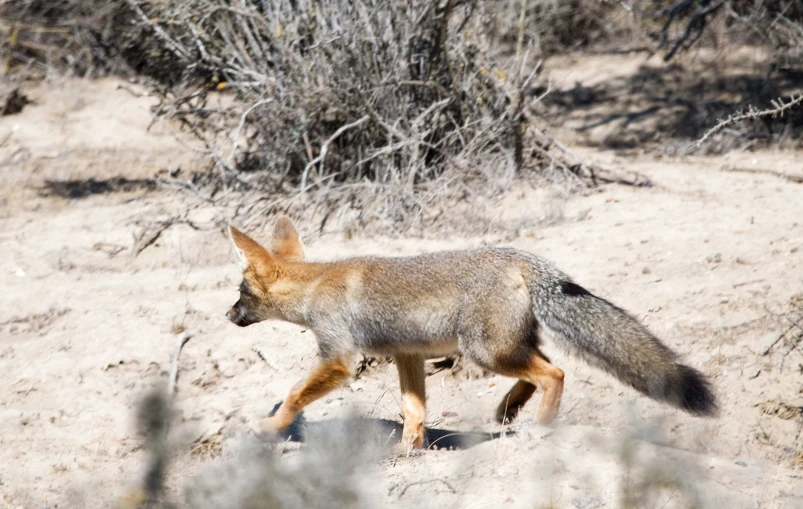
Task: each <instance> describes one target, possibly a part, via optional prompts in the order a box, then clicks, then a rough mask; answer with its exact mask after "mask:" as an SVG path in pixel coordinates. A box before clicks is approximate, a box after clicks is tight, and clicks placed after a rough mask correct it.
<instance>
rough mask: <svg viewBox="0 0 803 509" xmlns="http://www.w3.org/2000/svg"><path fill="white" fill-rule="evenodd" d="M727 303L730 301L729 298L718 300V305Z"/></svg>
mask: <svg viewBox="0 0 803 509" xmlns="http://www.w3.org/2000/svg"><path fill="white" fill-rule="evenodd" d="M728 302H730V299H729V298H727V297H722V298H721V299H720V300H719V303H720V304H727V303H728Z"/></svg>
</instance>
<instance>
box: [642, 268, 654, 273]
mask: <svg viewBox="0 0 803 509" xmlns="http://www.w3.org/2000/svg"><path fill="white" fill-rule="evenodd" d="M641 273H642V274H651V273H652V270H651V269H650V268H649V267H644V268H643V269H641Z"/></svg>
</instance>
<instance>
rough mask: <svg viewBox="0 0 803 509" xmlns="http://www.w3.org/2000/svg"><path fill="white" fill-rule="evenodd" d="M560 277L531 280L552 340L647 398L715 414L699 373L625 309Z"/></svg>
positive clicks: (539, 313) (536, 308)
mask: <svg viewBox="0 0 803 509" xmlns="http://www.w3.org/2000/svg"><path fill="white" fill-rule="evenodd" d="M551 275H552V276H554V274H551ZM561 276H562V277H560V278H557V279H556V278H554V277H546V278H545V277H543V274H542V275H541V277H537V278H533V281H532V282H531V290H532V294H533V313H534V314H535V317H536V319H537V320H538V321H539V322H540V323H541V325H542V326H544V327H546V328H547V329H548V330H549V331H551V332H552V336H553V338H554V341H556V342H557V343H558V344H560V345H561V346H564V347H566V348H567V349H568V350H569V352H570V353H573V354H576V355H578V356H579V357H581V358H582V359H584V360H585V361H586V362H588V363H589V364H591V365H593V366H596V367H598V368H601V369H603V370H605V371H607V372H609V373H611V374H612V375H614V376H616V377H617V378H618V379H619V380H621V381H622V382H625V383H627V384H630V385H631V386H633V387H634V388H635V389H636V390H637V391H639V392H641V393H643V394H645V395H647V396H649V397H650V398H653V399H656V400H659V401H664V402H666V403H668V404H670V405H672V406H675V407H678V408H681V409H683V410H685V411H687V412H690V413H692V414H695V415H714V414H715V413H716V412H717V402H716V398H715V397H714V394H713V393H712V391H711V387H710V384H709V382H708V380H706V378H705V376H704V375H703V374H702V373H700V372H699V371H697V370H696V369H694V368H691V367H689V366H685V365H683V364H679V363H677V362H676V359H677V355H676V354H675V353H674V352H673V351H672V350H670V349H669V348H668V347H667V346H666V345H664V344H663V343H661V341H659V340H658V338H656V337H655V336H654V335H653V334H652V333H650V331H648V330H647V328H646V327H644V325H642V324H641V323H640V322H639V321H638V320H636V319H635V318H634V317H633V316H631V315H630V314H628V313H627V312H626V311H624V310H622V309H620V308H618V307H616V306H614V305H613V304H611V303H610V302H608V301H606V300H605V299H602V298H600V297H597V296H595V295H593V294H591V293H590V292H589V291H588V290H586V289H585V288H583V287H581V286H579V285H577V284H575V283H573V282H572V281H571V279H568V278H567V277H565V276H563V275H561ZM564 277H565V279H564Z"/></svg>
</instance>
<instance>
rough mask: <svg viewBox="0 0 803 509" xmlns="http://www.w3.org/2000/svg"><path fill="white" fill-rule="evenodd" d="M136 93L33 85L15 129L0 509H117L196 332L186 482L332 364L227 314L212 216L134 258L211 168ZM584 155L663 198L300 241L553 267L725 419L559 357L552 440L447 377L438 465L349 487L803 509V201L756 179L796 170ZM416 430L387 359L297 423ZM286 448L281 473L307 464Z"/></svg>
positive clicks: (577, 200)
mask: <svg viewBox="0 0 803 509" xmlns="http://www.w3.org/2000/svg"><path fill="white" fill-rule="evenodd" d="M589 79H590V78H589ZM121 85H124V87H123V88H121ZM140 92H141V89H139V88H136V87H134V86H130V85H125V84H123V83H120V82H117V81H114V80H103V81H94V82H84V81H77V80H76V81H72V80H67V81H60V82H52V83H44V84H40V85H36V86H35V87H31V88H30V89H29V90H27V93H28V94H29V95H30V97H31V98H32V99H33V100H34V101H35V104H32V105H29V106H28V107H26V108H25V110H24V111H23V112H22V113H21V114H19V115H14V116H7V117H3V118H1V119H0V142H2V146H0V183H2V186H1V189H2V191H1V194H0V253H2V256H0V288H2V291H0V387H2V390H0V416H2V417H1V418H0V501H2V502H3V504H4V506H5V507H56V506H57V505H58V507H65V506H70V503H75V504H76V505H79V504H84V505H87V506H107V504H108V501H109V500H110V499H111V498H112V497H114V496H116V494H117V493H118V492H119V491H120V490H121V489H122V487H123V486H125V485H126V484H127V483H129V482H130V481H131V480H132V479H134V478H135V477H136V476H137V475H138V473H139V471H140V468H141V461H142V459H143V458H144V457H145V452H144V451H143V450H142V448H141V444H140V439H139V438H138V437H137V435H136V433H135V430H134V427H133V425H132V419H131V416H132V414H133V411H134V405H135V403H136V401H137V398H138V397H140V396H141V395H142V393H143V391H145V390H147V389H148V388H150V387H152V386H154V384H157V383H159V382H161V381H164V380H165V379H166V378H167V372H168V369H169V362H170V355H171V352H172V350H173V348H174V345H175V342H176V337H177V335H178V334H180V333H181V332H182V331H189V332H191V333H192V334H193V336H192V338H191V339H190V340H189V341H188V342H187V344H186V346H185V347H184V350H183V352H182V355H181V358H180V363H179V367H180V375H179V378H178V385H177V393H176V405H177V408H176V411H177V418H176V422H177V426H176V429H177V430H178V432H179V433H180V434H181V435H182V437H183V440H185V443H187V444H189V445H188V450H191V451H192V452H184V453H179V454H178V456H179V458H178V459H177V460H176V461H177V463H176V466H177V468H178V471H175V470H174V472H173V474H172V477H171V481H170V482H171V486H173V485H175V486H181V483H182V482H184V481H187V480H188V479H190V478H192V476H193V475H195V474H191V472H196V471H198V470H199V469H203V468H204V467H205V466H206V465H208V464H212V463H214V462H215V461H220V459H219V458H218V455H219V454H220V452H221V451H222V452H223V456H226V451H227V450H228V448H230V445H231V444H233V443H234V442H235V441H236V440H237V439H236V434H237V433H238V431H240V430H244V429H246V428H247V426H248V425H249V424H253V423H255V422H256V421H257V420H258V419H260V418H261V417H264V416H265V415H267V414H268V413H269V412H270V411H271V409H272V408H273V407H274V405H275V404H276V403H278V402H279V401H280V400H281V399H282V398H283V397H284V395H285V394H286V393H287V391H288V390H289V389H290V387H291V386H292V385H293V384H294V383H295V382H296V381H298V380H299V379H300V378H301V377H302V376H303V375H304V374H305V373H306V370H307V369H309V367H310V366H311V365H312V362H313V361H314V357H315V355H316V349H315V341H314V338H313V337H312V333H311V332H309V331H304V330H302V329H300V328H298V327H296V326H293V325H289V324H283V323H273V322H269V323H262V324H259V325H256V326H253V327H249V328H246V329H239V328H237V327H235V326H233V325H232V324H230V323H228V322H227V321H226V319H225V317H224V313H225V311H226V310H227V309H228V307H229V306H230V305H231V304H232V303H233V302H234V301H235V300H236V289H237V285H238V284H239V273H238V266H237V264H236V263H235V257H234V254H233V252H232V250H231V248H230V246H229V244H228V240H227V239H226V237H225V236H224V235H223V233H222V231H221V229H220V228H219V227H218V225H216V224H215V222H214V219H215V217H216V216H217V214H219V213H220V212H221V211H219V210H215V209H213V208H211V207H210V208H208V209H204V208H200V209H197V210H195V211H194V212H193V216H192V225H189V224H178V225H174V226H172V227H171V228H169V229H168V230H166V231H165V232H164V233H163V234H162V236H161V237H159V239H157V241H156V242H155V243H154V244H153V245H151V246H149V247H147V248H146V249H144V250H143V251H142V252H141V253H140V254H139V256H138V257H136V258H132V256H131V249H130V248H131V246H132V244H133V241H134V240H133V235H134V234H136V233H138V232H140V231H141V230H142V228H143V227H144V225H145V223H143V221H146V220H158V219H159V218H160V217H164V216H167V215H169V214H170V213H171V212H172V211H175V210H177V209H179V208H181V207H182V201H181V198H180V197H177V196H176V194H174V193H171V192H169V191H166V190H163V189H155V188H153V186H152V184H150V183H149V182H150V181H149V180H148V179H149V178H150V177H152V176H153V174H154V173H155V171H156V170H157V169H160V168H161V169H165V168H167V169H169V168H176V167H179V166H185V167H186V166H187V165H191V164H194V161H195V157H196V154H195V153H194V152H193V151H192V150H191V148H192V147H191V146H189V145H186V144H183V143H179V142H177V141H176V139H175V137H174V136H173V134H172V133H171V132H170V130H169V129H168V128H166V127H165V126H159V125H157V126H155V127H154V128H153V129H152V130H151V131H146V128H147V127H148V125H149V123H150V120H151V114H150V112H149V107H150V106H151V105H152V104H153V103H154V99H153V98H150V97H147V96H143V95H141V93H140ZM576 151H577V153H579V154H582V155H583V156H585V157H587V158H589V159H591V160H594V161H597V162H599V163H600V164H604V165H606V166H608V167H612V168H619V169H625V170H633V171H638V172H640V173H642V174H644V175H646V176H648V177H649V178H650V179H651V180H652V181H653V182H654V184H655V185H654V186H653V187H651V188H632V187H628V186H621V185H605V186H602V187H600V188H598V189H595V190H592V191H590V192H588V193H585V194H581V195H572V196H567V195H565V193H562V192H561V190H559V189H553V190H546V191H545V190H536V189H517V190H515V191H511V192H510V193H508V194H507V195H505V196H504V197H502V199H500V200H499V201H498V203H497V204H495V205H494V206H495V207H496V208H497V209H498V214H499V215H500V217H507V218H510V219H512V220H516V223H517V224H519V225H521V227H520V228H518V229H517V231H515V232H512V233H511V232H499V233H498V234H489V235H486V236H484V237H476V238H459V237H454V238H443V239H428V240H422V239H401V240H397V239H384V238H361V237H360V236H359V235H356V236H354V237H351V238H348V239H347V238H344V237H343V236H342V235H336V234H332V235H324V236H322V237H320V236H318V237H316V238H312V235H311V232H310V230H309V229H308V228H307V227H306V226H305V225H303V224H302V225H298V226H299V229H300V230H301V233H302V236H307V237H309V238H310V239H312V240H311V241H310V242H308V246H307V249H308V255H309V257H311V258H317V259H331V258H333V257H334V256H337V257H344V256H350V255H355V254H365V253H372V254H386V255H391V254H392V255H398V254H414V253H423V252H429V251H435V250H440V249H447V248H449V249H453V248H469V247H477V246H480V245H484V244H492V245H510V246H514V247H516V248H520V249H524V250H528V251H531V252H534V253H537V254H539V255H541V256H543V257H546V258H548V259H551V260H553V261H554V262H555V263H556V264H557V265H558V266H559V267H561V268H562V269H563V270H564V271H566V272H567V273H569V274H571V275H572V276H573V277H574V278H575V279H576V280H577V281H578V282H580V283H581V284H583V285H584V286H586V287H587V288H589V289H590V290H591V291H593V292H595V293H597V294H599V295H601V296H603V297H605V298H608V299H610V300H612V301H613V302H615V303H616V304H618V305H620V306H622V307H624V308H626V309H628V310H630V311H631V312H633V313H634V314H636V315H637V316H639V317H640V318H642V319H643V320H644V321H645V323H646V324H647V325H648V326H649V327H650V328H651V329H652V330H653V331H654V332H655V333H656V334H657V335H658V336H660V337H661V338H663V339H664V340H665V341H666V342H667V344H669V345H670V346H671V347H672V348H674V349H676V350H677V351H678V352H680V353H681V354H682V355H683V357H684V359H685V362H687V363H688V364H691V365H693V366H695V367H697V368H698V369H700V370H702V371H703V372H705V373H706V374H708V375H709V376H710V377H711V378H712V380H713V382H714V384H715V387H716V390H717V393H718V395H719V398H720V400H721V406H722V412H721V415H720V416H719V417H718V418H717V419H698V418H694V417H691V416H688V415H686V414H682V413H680V412H677V411H674V410H671V409H669V408H667V407H665V406H662V405H660V404H657V403H654V402H652V401H649V400H647V399H646V398H644V397H641V396H639V395H638V394H637V393H636V392H635V391H633V390H631V389H629V388H627V387H625V386H623V385H622V384H620V383H619V382H617V381H616V380H615V379H613V378H612V377H610V376H608V375H606V374H604V373H601V372H599V371H597V370H594V369H592V368H590V367H588V366H587V365H585V364H583V363H581V362H580V361H578V360H575V359H571V358H568V357H566V356H565V355H563V354H562V353H561V352H560V351H559V350H557V349H554V348H551V347H550V345H549V344H547V346H546V349H545V351H546V352H547V353H548V354H549V355H550V356H551V357H552V360H553V361H554V363H555V364H557V365H558V366H560V367H561V368H563V369H564V370H565V371H566V392H565V395H564V399H563V406H562V410H561V412H560V415H559V417H558V420H557V423H556V426H554V427H543V426H539V425H538V424H537V423H536V422H535V417H534V415H535V405H534V404H532V403H531V404H530V405H528V406H527V407H526V408H525V409H524V411H523V412H522V414H521V415H520V417H519V419H518V420H517V421H516V422H515V423H514V424H513V425H512V426H509V427H503V426H501V425H498V424H496V423H495V422H493V419H492V417H493V411H494V409H495V408H496V405H497V404H498V402H499V400H500V399H501V397H502V395H503V394H504V393H505V392H506V391H507V390H508V388H509V386H510V385H511V384H512V383H513V382H512V381H511V380H508V379H505V378H503V377H499V376H490V377H480V378H473V377H470V376H467V375H466V372H465V371H463V372H460V373H456V374H454V373H452V372H451V371H449V370H442V371H438V372H434V373H433V374H432V375H431V376H429V377H428V380H427V384H428V386H427V387H428V396H429V400H428V415H429V422H428V426H429V427H430V428H432V429H433V433H434V435H432V437H430V441H431V442H435V438H433V437H445V438H442V439H440V440H439V441H438V442H437V443H436V445H438V446H439V447H437V449H436V448H434V447H433V448H432V449H431V450H429V451H427V452H425V453H423V454H416V455H412V456H409V457H394V458H381V459H379V460H376V461H373V462H369V463H370V464H367V465H366V466H365V467H364V471H363V470H360V472H359V474H355V475H356V479H352V481H351V482H354V483H357V484H358V485H359V486H360V490H362V492H363V495H362V496H363V497H366V500H367V502H366V503H367V504H368V505H373V506H376V507H384V506H394V507H408V506H412V505H414V504H415V505H423V506H425V507H489V506H491V505H497V504H500V503H501V504H502V505H504V506H505V507H578V508H596V507H621V506H623V505H624V503H623V502H622V501H623V500H624V498H623V497H625V496H626V492H627V491H628V490H629V489H636V487H638V485H639V483H643V482H645V481H644V480H645V479H650V478H652V479H655V478H661V479H665V478H667V476H668V477H670V478H671V479H670V480H669V481H666V482H664V484H663V486H664V487H663V488H655V489H653V490H652V491H650V493H651V495H650V496H649V497H648V498H647V499H645V501H644V502H643V505H640V506H642V507H692V506H694V505H693V504H694V501H695V500H696V498H699V500H700V504H702V505H701V506H702V507H762V508H765V507H766V508H772V507H801V506H803V505H801V504H803V503H801V500H803V498H802V497H803V481H802V480H801V476H803V470H801V468H803V441H802V440H801V437H800V434H801V426H803V413H802V412H803V354H802V353H801V351H800V349H799V345H798V350H792V351H790V348H791V347H792V346H793V340H794V338H795V337H800V335H801V334H803V322H801V321H800V318H801V316H803V185H801V184H798V183H795V182H791V181H789V180H786V179H783V178H780V177H778V176H776V175H771V174H765V173H761V172H760V171H762V170H774V171H783V172H788V173H797V174H803V160H801V158H800V156H799V155H798V154H795V153H792V152H756V153H748V152H742V153H739V154H736V155H731V156H717V157H713V156H712V157H674V158H672V157H660V158H658V157H652V156H650V155H640V156H634V155H631V156H627V157H624V156H620V155H617V154H616V153H614V152H611V151H602V150H599V149H595V148H588V147H586V148H584V147H581V146H578V147H576ZM734 169H735V170H736V171H733V170H734ZM756 170H758V172H756ZM87 179H93V180H87ZM547 216H548V217H549V218H551V220H550V221H549V222H544V221H538V222H536V221H534V220H533V221H530V220H529V219H530V218H543V217H547ZM466 220H471V219H470V218H467V219H466ZM193 226H195V227H193ZM253 233H254V234H255V235H256V236H257V237H258V238H261V239H262V240H265V239H266V238H267V233H268V232H261V231H257V232H253ZM796 320H797V325H795V321H796ZM784 333H786V336H784V337H783V338H782V339H781V340H780V341H779V342H778V343H777V344H775V346H773V347H772V348H771V349H770V351H769V352H768V353H766V354H765V353H764V352H765V350H766V349H768V347H770V345H773V343H774V342H775V341H776V339H778V338H779V336H781V335H782V334H784ZM432 371H436V370H434V369H433V370H432ZM536 397H537V396H536ZM399 414H400V401H399V395H398V381H397V379H396V369H395V366H393V365H389V364H385V363H380V364H378V365H375V366H371V367H369V369H367V370H366V371H365V372H363V373H362V374H361V375H360V376H359V378H357V379H353V380H351V381H350V382H349V383H348V384H347V385H346V386H345V387H344V388H343V389H341V390H339V391H336V392H334V393H332V394H331V395H330V396H329V397H327V398H325V399H324V400H321V401H318V402H316V403H314V404H312V405H311V406H310V407H309V408H308V410H307V411H306V412H305V419H306V421H307V422H308V423H309V426H310V427H318V428H322V427H326V426H327V425H328V424H327V423H336V422H337V421H338V420H339V419H342V418H345V417H347V416H349V415H357V416H360V417H362V418H364V419H368V420H369V421H370V422H373V423H374V424H376V425H377V426H380V425H381V426H383V427H380V428H379V429H381V430H384V431H383V432H388V431H392V430H393V425H392V423H397V424H396V425H397V426H398V423H400V418H399ZM386 421H392V423H388V422H386ZM388 434H390V433H388ZM395 434H396V436H398V430H396V432H395ZM449 446H453V447H454V450H449V449H450V447H449ZM283 451H284V452H283V453H280V454H279V455H280V458H279V461H287V462H292V461H293V458H294V457H298V456H300V455H303V447H299V446H291V445H287V446H286V447H285V448H284V449H283ZM662 476H663V477H662ZM673 476H674V477H673ZM659 484H660V483H659ZM695 497H696V498H695ZM70 501H72V502H70ZM78 501H80V502H78Z"/></svg>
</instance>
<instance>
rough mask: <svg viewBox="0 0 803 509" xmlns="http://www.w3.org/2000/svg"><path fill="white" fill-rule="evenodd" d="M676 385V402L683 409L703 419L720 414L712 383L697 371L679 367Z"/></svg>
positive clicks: (687, 367)
mask: <svg viewBox="0 0 803 509" xmlns="http://www.w3.org/2000/svg"><path fill="white" fill-rule="evenodd" d="M674 385H675V391H673V392H674V396H675V398H676V401H675V402H676V404H677V406H678V407H680V408H681V409H683V410H685V411H687V412H689V413H690V414H694V415H699V416H703V417H714V416H716V415H717V414H718V413H719V405H718V404H717V398H716V396H714V393H713V391H712V390H711V384H710V382H709V381H708V380H707V379H706V378H705V376H704V375H703V374H702V373H700V372H699V371H697V370H696V369H694V368H691V367H689V366H684V365H682V364H680V365H678V378H677V379H676V380H675V384H674Z"/></svg>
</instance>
